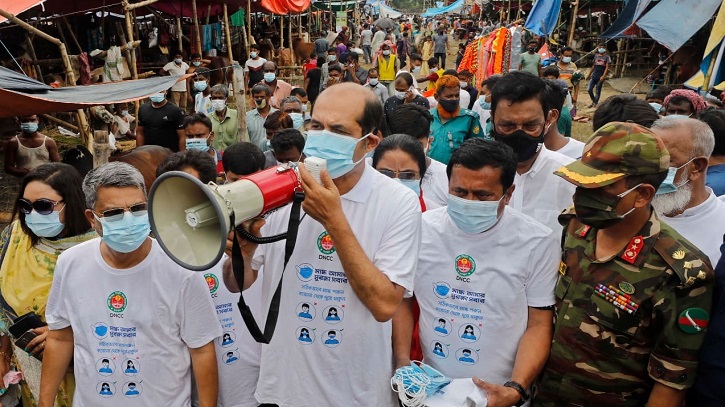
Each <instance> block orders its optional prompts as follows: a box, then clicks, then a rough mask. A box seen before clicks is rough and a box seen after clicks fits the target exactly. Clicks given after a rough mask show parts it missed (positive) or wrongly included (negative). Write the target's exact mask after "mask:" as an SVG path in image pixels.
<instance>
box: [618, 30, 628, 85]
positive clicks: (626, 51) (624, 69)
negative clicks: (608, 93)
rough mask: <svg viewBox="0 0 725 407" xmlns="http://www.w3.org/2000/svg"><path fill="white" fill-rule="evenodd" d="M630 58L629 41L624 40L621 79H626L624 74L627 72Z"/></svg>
mask: <svg viewBox="0 0 725 407" xmlns="http://www.w3.org/2000/svg"><path fill="white" fill-rule="evenodd" d="M628 57H629V41H627V40H626V39H625V40H624V60H623V61H622V74H621V75H620V76H619V77H620V78H624V72H625V71H626V70H627V58H628Z"/></svg>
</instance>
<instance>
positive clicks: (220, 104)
mask: <svg viewBox="0 0 725 407" xmlns="http://www.w3.org/2000/svg"><path fill="white" fill-rule="evenodd" d="M262 100H264V99H262ZM211 108H212V109H214V111H215V112H221V111H224V109H226V108H227V101H226V100H223V99H214V100H212V101H211Z"/></svg>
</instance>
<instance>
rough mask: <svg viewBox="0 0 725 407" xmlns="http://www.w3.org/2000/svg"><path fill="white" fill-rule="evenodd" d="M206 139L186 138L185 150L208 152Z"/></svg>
mask: <svg viewBox="0 0 725 407" xmlns="http://www.w3.org/2000/svg"><path fill="white" fill-rule="evenodd" d="M207 140H209V139H208V138H188V139H186V149H187V150H201V151H209V144H207Z"/></svg>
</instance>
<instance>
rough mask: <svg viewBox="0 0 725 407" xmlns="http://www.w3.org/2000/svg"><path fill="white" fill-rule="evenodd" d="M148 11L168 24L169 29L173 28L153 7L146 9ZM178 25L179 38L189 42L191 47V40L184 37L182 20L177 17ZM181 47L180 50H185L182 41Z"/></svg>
mask: <svg viewBox="0 0 725 407" xmlns="http://www.w3.org/2000/svg"><path fill="white" fill-rule="evenodd" d="M146 9H147V10H148V11H150V12H151V13H152V14H153V15H155V16H156V17H158V19H159V21H161V22H162V23H164V24H166V26H167V27H169V28H171V27H172V24H171V23H169V22H168V21H166V19H164V16H162V15H161V13H159V12H158V11H156V10H154V9H152V8H151V7H146ZM176 23H177V26H178V29H179V36H181V38H182V39H184V40H186V41H187V42H189V45H191V40H190V39H189V38H188V37H187V36H186V35H184V31H183V28H182V26H181V18H180V17H176ZM179 45H180V47H179V49H182V48H184V43H183V42H182V41H179Z"/></svg>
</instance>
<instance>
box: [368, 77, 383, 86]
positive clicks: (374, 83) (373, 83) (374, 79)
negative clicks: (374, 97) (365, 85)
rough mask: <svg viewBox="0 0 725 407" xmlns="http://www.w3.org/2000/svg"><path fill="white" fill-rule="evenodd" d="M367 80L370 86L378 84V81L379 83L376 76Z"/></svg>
mask: <svg viewBox="0 0 725 407" xmlns="http://www.w3.org/2000/svg"><path fill="white" fill-rule="evenodd" d="M369 82H370V86H378V83H380V81H379V80H378V78H370V81H369Z"/></svg>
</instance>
